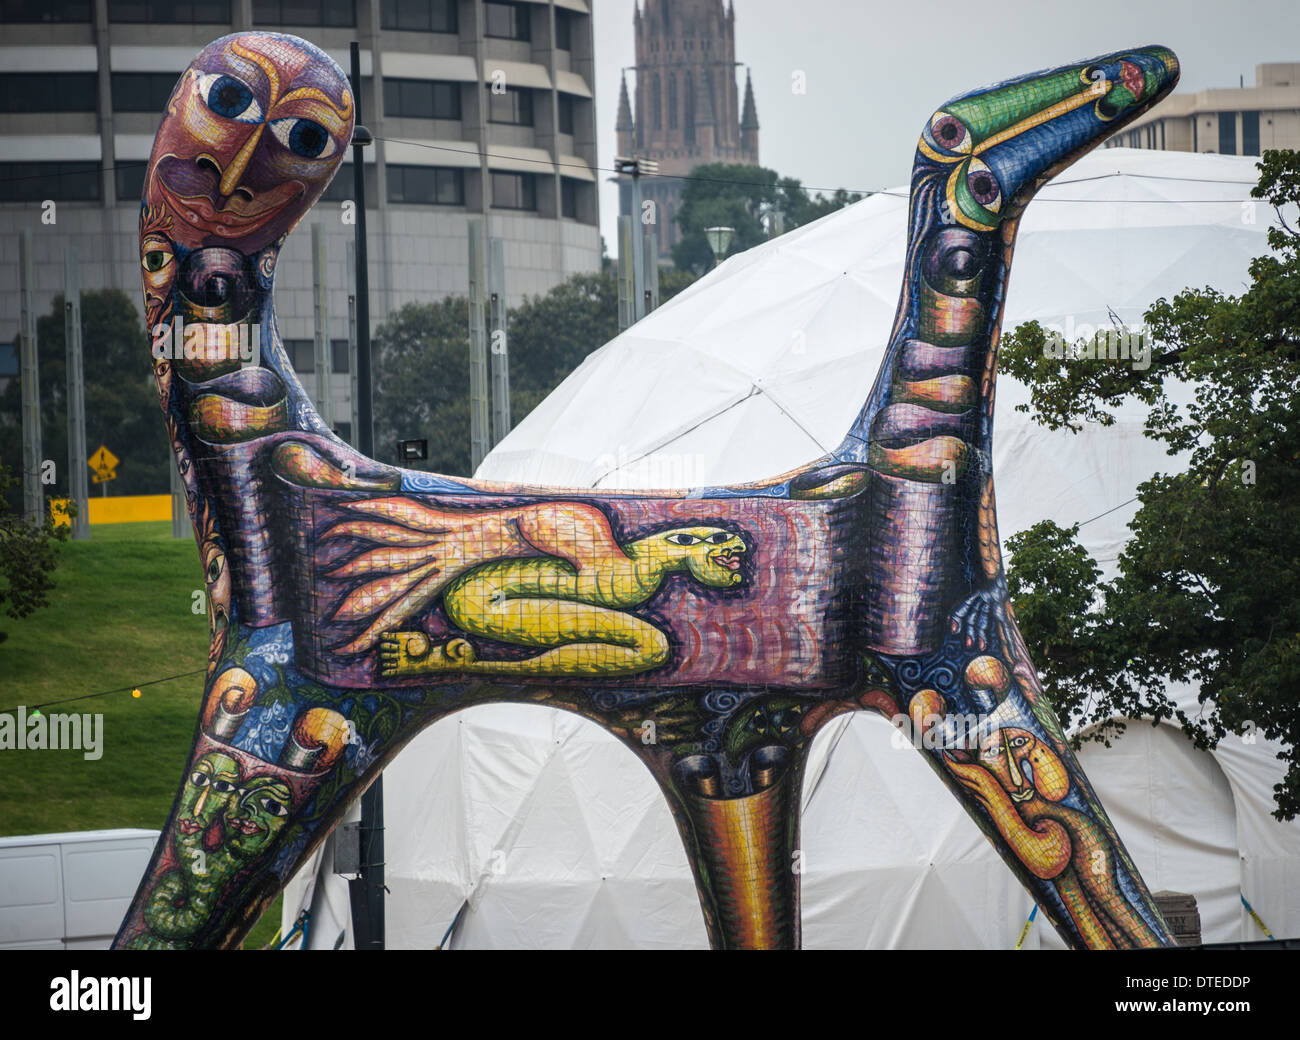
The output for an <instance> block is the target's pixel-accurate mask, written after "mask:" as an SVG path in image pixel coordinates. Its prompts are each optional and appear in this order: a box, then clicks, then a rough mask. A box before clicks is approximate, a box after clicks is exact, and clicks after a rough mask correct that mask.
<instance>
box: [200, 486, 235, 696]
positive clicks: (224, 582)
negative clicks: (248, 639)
mask: <svg viewBox="0 0 1300 1040" xmlns="http://www.w3.org/2000/svg"><path fill="white" fill-rule="evenodd" d="M202 529H203V541H202V542H201V543H200V545H199V556H200V558H201V559H202V561H203V579H204V581H205V582H207V586H208V630H209V634H210V635H211V637H212V640H211V643H210V647H209V650H208V669H209V671H211V670H212V669H213V668H215V667H216V665H217V662H218V661H220V660H221V651H222V650H223V649H224V648H225V645H226V629H227V627H229V625H230V592H231V589H230V568H229V566H228V565H227V562H226V554H225V553H224V552H223V551H222V549H221V543H220V542H218V541H217V525H216V520H215V518H214V517H213V516H212V514H211V512H210V511H209V510H208V509H207V508H205V510H204V514H203V528H202Z"/></svg>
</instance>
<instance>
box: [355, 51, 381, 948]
mask: <svg viewBox="0 0 1300 1040" xmlns="http://www.w3.org/2000/svg"><path fill="white" fill-rule="evenodd" d="M351 51H352V54H351V57H352V97H353V99H354V103H355V104H356V111H357V118H358V119H360V118H361V112H362V108H361V45H360V44H358V43H357V42H356V41H355V40H353V41H352V47H351ZM370 141H371V136H370V132H369V131H368V130H365V128H364V127H357V128H356V130H354V131H353V135H352V177H353V192H354V193H355V195H356V203H357V223H356V243H357V437H356V445H357V450H358V451H359V452H361V454H362V455H365V456H367V457H373V456H374V453H375V429H374V420H373V417H372V414H371V402H370V278H369V267H368V266H367V264H368V261H367V257H366V163H365V152H364V149H365V145H366V144H368V143H369V142H370ZM349 895H350V897H351V903H352V934H353V937H354V939H355V941H356V948H357V949H358V950H382V949H383V948H384V777H383V774H382V773H381V774H380V775H379V776H376V777H375V779H374V782H373V783H372V784H371V785H370V787H369V789H367V791H366V793H365V794H363V795H362V796H361V877H360V878H358V879H357V880H356V881H353V882H351V883H350V885H349Z"/></svg>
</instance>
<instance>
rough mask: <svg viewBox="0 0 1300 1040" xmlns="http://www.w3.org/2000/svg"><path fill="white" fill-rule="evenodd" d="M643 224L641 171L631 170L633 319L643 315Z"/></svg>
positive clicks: (640, 317)
mask: <svg viewBox="0 0 1300 1040" xmlns="http://www.w3.org/2000/svg"><path fill="white" fill-rule="evenodd" d="M644 228H645V225H644V224H642V223H641V171H640V170H639V169H634V170H633V171H632V307H633V315H634V320H636V321H640V320H641V319H642V318H644V317H645V310H646V308H645V256H644V253H645V250H644V249H643V248H642V246H641V238H642V236H643V234H644Z"/></svg>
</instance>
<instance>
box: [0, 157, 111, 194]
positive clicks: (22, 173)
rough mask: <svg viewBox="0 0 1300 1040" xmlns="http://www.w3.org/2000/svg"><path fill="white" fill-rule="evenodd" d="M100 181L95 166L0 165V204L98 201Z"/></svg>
mask: <svg viewBox="0 0 1300 1040" xmlns="http://www.w3.org/2000/svg"><path fill="white" fill-rule="evenodd" d="M99 177H100V171H99V163H95V162H7V163H0V202H40V201H41V200H42V199H51V198H52V199H59V200H65V199H66V200H68V201H72V202H93V201H95V200H97V199H98V198H99V197H100V190H99V187H100V185H99Z"/></svg>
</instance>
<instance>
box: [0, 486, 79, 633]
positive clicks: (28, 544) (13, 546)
mask: <svg viewBox="0 0 1300 1040" xmlns="http://www.w3.org/2000/svg"><path fill="white" fill-rule="evenodd" d="M19 484H21V481H18V480H15V479H14V477H13V475H12V474H11V473H10V470H9V468H8V467H7V466H5V464H4V463H3V462H0V606H3V607H4V611H5V613H6V614H8V615H9V616H10V617H11V618H23V617H26V616H27V615H28V614H30V613H31V612H32V611H34V610H36V609H37V608H39V607H45V606H48V605H49V596H48V594H49V591H50V590H51V589H53V588H54V567H55V565H56V564H57V563H58V550H59V543H60V542H63V541H65V540H66V539H67V537H68V528H66V527H55V526H54V523H53V521H52V520H51V519H50V518H49V517H48V516H47V517H46V518H45V519H44V520H43V521H42V522H41V523H33V522H31V521H29V520H26V519H25V518H23V517H22V516H17V515H14V514H13V513H12V512H11V511H10V509H9V503H8V502H7V501H6V499H5V495H4V494H3V493H4V492H7V491H9V490H10V489H11V488H12V487H14V486H17V485H19ZM7 638H8V633H7V632H4V631H0V643H3V642H4V641H5V639H7Z"/></svg>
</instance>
